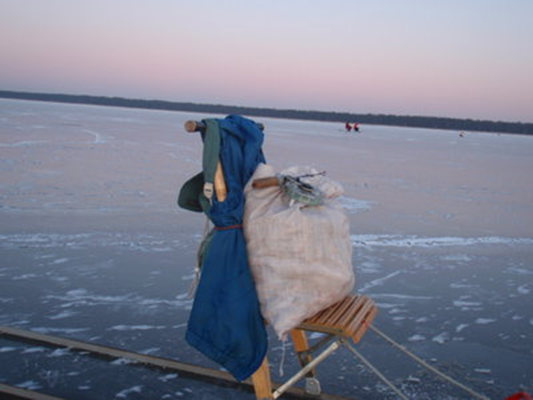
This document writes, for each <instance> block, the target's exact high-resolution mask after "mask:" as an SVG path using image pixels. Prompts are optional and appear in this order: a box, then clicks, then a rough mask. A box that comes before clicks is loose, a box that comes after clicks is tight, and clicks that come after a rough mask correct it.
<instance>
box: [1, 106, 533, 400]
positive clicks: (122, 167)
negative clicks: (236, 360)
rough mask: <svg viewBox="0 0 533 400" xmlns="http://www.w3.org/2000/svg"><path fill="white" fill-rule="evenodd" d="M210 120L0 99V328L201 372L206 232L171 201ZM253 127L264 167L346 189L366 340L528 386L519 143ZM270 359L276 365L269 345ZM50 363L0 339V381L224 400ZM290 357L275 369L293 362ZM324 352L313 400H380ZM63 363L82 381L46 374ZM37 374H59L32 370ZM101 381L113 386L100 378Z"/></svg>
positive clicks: (423, 390) (42, 353) (393, 370)
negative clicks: (194, 294) (192, 124)
mask: <svg viewBox="0 0 533 400" xmlns="http://www.w3.org/2000/svg"><path fill="white" fill-rule="evenodd" d="M204 117H206V116H205V115H195V114H186V113H175V112H162V111H153V110H152V111H150V110H134V109H120V108H106V107H95V106H82V105H66V104H63V105H62V104H47V103H38V102H25V101H8V100H0V156H1V157H0V255H1V260H2V262H1V263H0V324H1V325H10V326H16V327H20V328H24V329H30V330H33V331H36V332H40V333H45V334H51V335H57V336H65V337H73V338H77V339H82V340H89V341H95V342H99V343H101V344H104V345H110V346H115V347H123V348H126V349H129V350H133V351H137V352H145V353H147V354H148V353H150V354H154V355H159V356H164V357H171V358H176V359H179V360H182V361H186V362H191V363H196V364H203V365H208V366H211V367H213V365H210V364H209V362H208V361H207V360H205V358H203V356H201V355H200V354H198V353H197V352H195V351H193V350H192V349H191V348H190V347H189V346H188V345H187V344H186V343H185V341H184V332H185V327H186V323H187V318H188V314H189V311H190V308H191V306H192V300H191V299H188V298H187V291H188V287H189V284H190V282H191V280H192V279H193V278H194V273H193V268H194V265H195V263H196V249H197V246H198V243H199V241H200V239H201V237H202V233H203V227H204V218H203V216H202V215H200V214H195V213H191V212H187V211H184V210H180V209H178V208H177V206H176V198H177V193H178V190H179V188H180V186H181V185H182V184H183V183H184V182H185V181H186V180H187V179H188V178H190V177H191V176H193V175H194V174H196V173H197V172H198V171H200V168H201V151H202V148H201V145H200V140H199V138H198V136H197V135H191V134H185V133H184V130H183V128H182V126H183V123H184V122H185V121H186V120H187V119H191V118H192V119H200V118H204ZM261 122H263V123H264V124H265V126H266V130H265V132H266V135H265V145H264V150H265V156H266V158H267V160H268V161H269V162H270V163H272V164H273V165H274V166H275V167H276V169H278V170H281V169H284V168H286V167H290V166H294V165H311V166H313V167H315V168H317V169H318V170H326V172H327V175H328V177H330V178H331V179H334V180H336V181H338V182H340V183H341V184H342V185H343V187H344V189H345V194H344V196H343V197H341V199H340V201H341V204H342V205H343V206H344V208H345V209H346V211H347V212H348V215H349V218H350V222H351V232H352V236H351V238H352V243H353V249H354V255H353V265H354V269H355V272H356V279H357V288H356V290H357V291H358V292H359V293H364V294H366V295H368V296H370V297H372V298H373V299H374V300H375V301H376V302H377V303H378V306H379V308H380V313H379V314H378V317H377V319H376V326H378V327H379V328H380V329H381V330H383V331H385V332H386V333H388V334H389V335H390V336H392V337H393V338H394V339H395V340H397V341H399V342H400V343H402V344H404V345H406V347H408V348H410V349H411V350H413V351H415V353H418V354H419V355H421V356H422V357H423V358H425V359H429V360H431V359H433V361H432V363H434V364H435V365H436V366H438V367H440V368H443V369H444V370H445V371H446V372H448V373H450V374H451V375H452V376H453V377H454V378H456V379H459V380H461V381H465V380H466V381H467V383H468V384H469V385H471V386H474V387H475V388H476V389H477V390H478V391H480V392H486V394H487V395H489V397H491V398H504V397H505V396H506V395H507V396H508V395H510V394H512V393H513V392H515V391H516V390H515V389H516V388H517V387H520V385H524V386H525V387H526V388H527V387H529V388H531V385H533V372H532V371H533V370H532V368H531V365H533V353H531V341H532V340H533V310H532V308H531V304H532V303H533V291H532V288H533V231H532V230H531V227H532V226H533V175H532V174H531V171H532V170H533V157H531V154H533V139H532V138H530V137H525V136H518V135H497V134H489V133H470V134H468V135H467V136H466V137H464V138H459V136H458V133H457V132H452V131H439V130H430V129H412V128H393V127H384V126H365V125H363V126H361V128H362V129H361V133H360V134H358V135H347V134H346V133H345V132H344V130H343V127H342V124H338V123H319V122H307V121H291V120H281V119H271V118H264V119H261ZM321 338H322V335H318V334H315V335H312V337H311V339H312V341H317V340H320V339H321ZM270 348H271V349H272V350H273V351H272V354H271V355H270V358H271V362H272V363H273V364H274V365H279V363H280V360H281V356H282V354H281V353H282V352H281V350H280V345H279V343H278V342H277V341H275V340H273V339H271V346H270ZM274 349H277V350H274ZM55 351H56V350H53V349H52V350H51V349H46V348H44V347H39V346H28V347H23V346H22V345H21V344H18V343H13V342H7V341H6V342H1V343H0V354H1V356H2V358H1V360H0V361H1V365H2V367H0V376H1V377H2V379H5V381H6V382H9V383H10V384H16V385H18V386H20V387H25V388H28V389H35V390H39V389H43V390H46V392H50V393H55V392H53V391H54V390H58V392H57V394H58V395H60V397H61V395H62V396H63V397H69V396H70V395H71V394H72V393H76V394H79V396H78V397H79V398H80V399H82V398H87V397H86V396H87V393H89V394H91V395H95V396H96V397H97V398H112V397H117V398H132V399H133V398H140V397H143V396H144V398H176V397H186V398H191V399H200V398H220V399H231V398H235V397H232V396H235V392H234V390H233V389H231V390H230V389H227V390H226V389H221V388H217V387H215V386H211V385H206V384H205V383H202V384H201V385H199V384H198V385H193V384H192V383H191V382H190V381H184V379H183V378H182V377H179V376H174V375H173V374H164V373H162V374H159V375H157V378H153V379H151V380H143V378H142V377H139V376H136V375H135V373H136V372H134V371H133V370H128V369H127V368H128V365H124V360H119V361H116V362H115V363H114V364H112V363H109V362H106V363H105V367H102V368H113V370H112V371H115V372H110V373H109V371H106V372H105V373H103V372H101V371H100V370H98V371H97V370H93V369H92V368H93V367H90V366H88V365H86V364H80V362H82V355H80V354H78V353H76V352H68V351H65V350H59V351H58V352H57V353H56V352H55ZM286 351H287V355H286V358H285V363H284V368H285V369H286V370H287V373H289V372H290V371H294V370H295V368H296V365H297V361H296V360H295V357H294V354H293V352H292V350H290V347H288V346H287V350H286ZM360 351H361V352H362V353H363V354H364V355H365V356H366V357H367V358H369V359H371V360H372V361H374V362H375V363H376V364H377V365H378V366H379V367H381V368H382V369H384V370H385V371H387V373H388V376H389V378H390V379H392V380H393V381H394V382H395V383H397V384H399V385H401V386H402V387H403V388H405V389H406V390H407V392H408V393H409V394H410V396H411V397H412V398H415V399H426V398H431V399H436V400H437V399H450V398H453V399H456V398H457V399H462V398H465V399H466V398H469V397H468V395H465V394H464V393H462V392H460V391H459V392H458V391H455V390H454V389H452V388H450V387H449V386H447V385H445V384H443V383H442V382H440V381H438V380H431V379H430V378H428V376H427V375H422V374H421V372H420V371H419V370H417V369H416V367H414V366H410V364H408V363H407V362H406V361H405V360H403V359H402V360H400V359H399V357H398V356H397V355H395V353H394V351H393V350H391V349H390V348H389V346H387V345H385V344H382V343H380V342H378V341H377V339H376V338H375V335H374V336H372V334H371V333H369V334H367V336H365V338H364V339H363V340H362V342H361V343H360ZM337 353H338V354H337ZM337 353H336V354H335V356H334V357H332V358H331V359H330V360H328V361H327V362H325V364H324V366H323V367H322V366H321V367H319V376H320V377H321V382H322V386H323V387H324V389H325V391H328V392H334V393H338V394H343V395H346V396H353V397H356V398H357V397H359V398H365V399H370V400H373V399H382V398H384V397H386V396H389V397H390V393H389V392H388V391H387V389H386V388H384V387H383V386H382V385H380V384H378V383H377V382H378V381H377V379H376V378H375V376H373V375H372V374H371V373H370V372H369V371H367V370H366V369H365V368H363V367H361V365H360V364H358V363H356V362H355V361H354V360H353V359H352V358H351V356H350V355H349V354H345V353H343V352H337ZM69 359H72V360H75V364H74V365H76V366H77V367H76V368H71V369H70V370H68V371H65V372H64V373H61V374H60V375H57V373H56V372H54V371H58V370H59V369H60V368H59V365H64V364H65V365H66V363H67V362H68V360H69ZM41 363H57V364H54V365H53V366H50V365H43V366H41V367H38V368H37V370H35V369H33V368H35V366H36V365H41ZM15 364H16V365H17V368H11V367H8V366H11V365H15ZM116 364H118V365H116ZM215 367H216V366H215ZM39 368H40V369H39ZM74 370H75V372H77V373H78V374H79V375H72V376H70V378H69V375H68V373H69V372H73V371H74ZM117 370H120V374H119V373H117V372H116V371H117ZM47 371H48V372H47ZM486 371H489V372H486ZM39 372H40V373H39ZM108 373H109V375H110V376H112V377H115V376H117V377H118V376H120V379H114V381H108V382H107V383H106V385H102V384H100V383H99V380H98V378H97V377H100V376H107V374H108ZM143 374H144V372H143ZM489 375H490V376H489ZM58 376H59V377H62V378H61V379H59V378H57V377H58ZM134 376H136V377H134ZM483 377H485V379H482V378H483ZM130 378H131V379H130ZM153 382H156V383H157V385H155V384H154V383H153ZM52 384H53V388H52ZM528 385H529V386H528ZM193 387H194V389H192V388H193ZM530 391H531V389H530ZM67 394H68V395H69V396H67ZM84 396H85V397H84ZM237 396H239V397H238V398H243V399H246V398H249V399H253V398H254V396H253V394H250V393H238V394H237Z"/></svg>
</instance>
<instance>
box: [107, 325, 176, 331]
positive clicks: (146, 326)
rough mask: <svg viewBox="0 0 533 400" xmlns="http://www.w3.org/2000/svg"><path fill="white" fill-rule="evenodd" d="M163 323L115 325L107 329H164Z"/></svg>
mask: <svg viewBox="0 0 533 400" xmlns="http://www.w3.org/2000/svg"><path fill="white" fill-rule="evenodd" d="M165 328H166V326H163V325H158V326H155V325H115V326H112V327H111V328H109V329H108V330H109V331H122V332H124V331H148V330H152V329H165Z"/></svg>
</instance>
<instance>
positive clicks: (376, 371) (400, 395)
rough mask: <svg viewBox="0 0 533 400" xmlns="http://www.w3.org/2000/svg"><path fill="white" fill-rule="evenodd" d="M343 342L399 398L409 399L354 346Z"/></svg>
mask: <svg viewBox="0 0 533 400" xmlns="http://www.w3.org/2000/svg"><path fill="white" fill-rule="evenodd" d="M343 344H344V345H345V346H346V347H347V348H348V350H350V351H351V352H352V353H353V354H354V355H355V356H356V357H357V358H359V359H360V360H361V361H362V363H363V364H365V365H366V366H367V368H369V369H370V370H371V371H372V372H374V373H375V374H376V375H377V376H378V377H379V378H380V379H381V380H382V381H383V382H384V383H385V384H386V385H387V386H388V387H389V388H391V389H392V390H393V391H394V392H395V393H396V394H397V395H398V396H399V397H400V398H401V399H403V400H409V398H408V397H407V396H406V395H404V394H403V393H402V392H401V391H400V389H398V388H397V387H396V386H394V384H393V383H392V382H391V381H389V380H388V379H387V377H385V375H383V374H382V373H381V372H379V370H378V369H377V368H376V367H374V366H373V365H372V364H371V363H370V361H368V360H367V359H366V358H365V357H363V355H362V354H361V353H359V352H358V351H357V350H355V349H354V347H353V346H352V345H351V344H350V343H348V342H343Z"/></svg>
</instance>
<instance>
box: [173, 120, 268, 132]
mask: <svg viewBox="0 0 533 400" xmlns="http://www.w3.org/2000/svg"><path fill="white" fill-rule="evenodd" d="M256 125H257V127H258V128H259V129H261V130H262V131H264V130H265V126H264V125H263V124H259V123H257V122H256ZM184 126H185V130H186V131H187V132H189V133H193V132H201V131H205V129H206V126H205V124H204V123H203V122H202V121H193V120H189V121H187V122H185V125H184Z"/></svg>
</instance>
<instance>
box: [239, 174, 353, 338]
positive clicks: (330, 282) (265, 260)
mask: <svg viewBox="0 0 533 400" xmlns="http://www.w3.org/2000/svg"><path fill="white" fill-rule="evenodd" d="M317 172H318V171H316V170H314V169H312V168H310V167H292V168H289V169H287V170H285V171H282V172H281V174H282V175H292V176H301V175H303V174H309V173H317ZM275 174H276V172H275V171H274V168H273V167H272V166H270V165H265V164H260V165H259V167H258V168H257V170H256V171H255V173H254V175H253V176H252V178H251V179H250V182H248V184H247V186H246V188H245V195H246V203H245V212H244V232H245V236H246V243H247V244H246V245H247V249H248V259H249V263H250V266H251V270H252V274H253V276H254V280H255V285H256V288H257V293H258V296H259V301H260V303H261V312H262V314H263V317H264V318H265V319H266V320H267V321H268V322H269V323H270V324H271V325H272V326H273V328H274V330H275V331H276V333H277V335H278V336H279V338H285V336H286V334H287V333H288V332H289V331H290V330H291V329H293V328H295V327H296V326H298V325H299V324H300V323H301V322H302V321H303V320H305V319H306V318H309V317H311V316H313V315H315V314H316V313H317V312H318V311H320V310H322V309H324V308H326V307H328V306H330V305H332V304H334V303H336V302H337V301H339V300H342V299H343V298H344V297H345V296H346V295H348V294H349V293H350V292H351V291H352V289H353V286H354V283H355V277H354V273H353V269H352V244H351V240H350V227H349V221H348V217H347V215H346V213H345V211H344V210H343V208H342V206H341V205H340V203H339V201H338V200H337V199H336V198H337V197H338V196H340V195H342V193H343V189H342V186H341V185H340V184H338V183H336V182H334V181H332V180H330V179H328V178H327V177H324V176H315V177H312V178H305V180H304V181H305V182H306V183H310V184H312V185H314V186H316V187H318V188H319V189H320V190H322V191H323V192H324V193H325V194H326V201H325V203H324V205H321V206H309V207H308V206H304V205H303V204H301V203H297V202H296V203H294V204H292V205H290V199H289V198H288V197H287V196H286V195H285V194H283V193H282V191H281V188H279V187H270V188H264V189H253V188H252V186H251V183H252V182H253V180H254V179H258V178H264V177H269V176H274V175H275Z"/></svg>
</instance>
